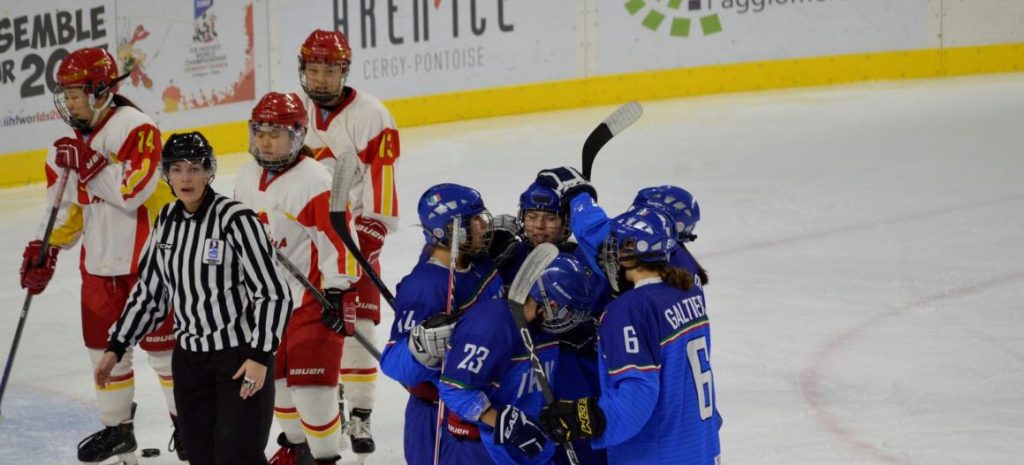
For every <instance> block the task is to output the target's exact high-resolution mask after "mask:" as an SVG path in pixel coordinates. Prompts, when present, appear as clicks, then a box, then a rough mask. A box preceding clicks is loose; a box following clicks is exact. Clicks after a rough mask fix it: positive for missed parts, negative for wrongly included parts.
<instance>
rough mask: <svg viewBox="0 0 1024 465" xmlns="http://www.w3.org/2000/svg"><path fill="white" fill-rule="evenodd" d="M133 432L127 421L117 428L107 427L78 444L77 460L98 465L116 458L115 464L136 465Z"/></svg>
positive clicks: (136, 446)
mask: <svg viewBox="0 0 1024 465" xmlns="http://www.w3.org/2000/svg"><path fill="white" fill-rule="evenodd" d="M136 448H138V445H137V444H136V443H135V430H134V428H133V427H132V421H131V420H128V421H126V422H124V423H121V424H120V425H117V426H108V427H106V428H104V429H102V430H100V431H98V432H96V433H94V434H92V435H90V436H89V437H87V438H85V439H83V440H82V442H80V443H78V460H79V461H80V462H84V463H89V464H98V463H101V462H104V461H106V460H108V459H110V458H111V457H114V456H117V459H118V461H117V462H114V463H116V464H123V465H136V464H137V463H139V459H138V458H137V457H136V456H135V449H136Z"/></svg>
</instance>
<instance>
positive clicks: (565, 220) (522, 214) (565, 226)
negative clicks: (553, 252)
mask: <svg viewBox="0 0 1024 465" xmlns="http://www.w3.org/2000/svg"><path fill="white" fill-rule="evenodd" d="M532 211H538V212H545V213H554V214H556V215H558V217H559V218H561V219H562V228H561V233H562V235H561V237H559V238H558V240H555V241H552V242H551V243H552V244H554V245H555V246H558V247H561V245H562V244H565V241H567V240H569V236H571V235H572V231H571V230H570V229H569V216H568V215H565V214H563V213H562V212H560V211H553V210H545V209H543V208H520V209H519V224H521V225H522V226H523V227H522V230H521V231H522V235H523V239H526V240H527V241H529V242H530V244H533V239H531V238H530V234H529V233H528V232H527V231H526V214H527V213H529V212H532Z"/></svg>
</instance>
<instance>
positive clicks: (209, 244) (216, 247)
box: [203, 239, 224, 265]
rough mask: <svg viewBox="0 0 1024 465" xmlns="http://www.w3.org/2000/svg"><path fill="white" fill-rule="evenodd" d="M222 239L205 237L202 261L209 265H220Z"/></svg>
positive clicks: (222, 251) (222, 253)
mask: <svg viewBox="0 0 1024 465" xmlns="http://www.w3.org/2000/svg"><path fill="white" fill-rule="evenodd" d="M223 248H224V241H222V240H219V239H207V240H206V246H205V247H204V248H203V263H206V264H209V265H220V264H223V263H224V250H223Z"/></svg>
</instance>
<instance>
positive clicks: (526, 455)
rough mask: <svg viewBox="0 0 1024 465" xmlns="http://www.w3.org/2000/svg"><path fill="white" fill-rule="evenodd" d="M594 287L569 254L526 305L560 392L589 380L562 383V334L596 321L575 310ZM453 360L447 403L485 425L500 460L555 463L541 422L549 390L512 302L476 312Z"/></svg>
mask: <svg viewBox="0 0 1024 465" xmlns="http://www.w3.org/2000/svg"><path fill="white" fill-rule="evenodd" d="M586 289H587V277H586V275H585V273H584V271H583V268H582V267H581V266H580V264H579V262H578V261H577V260H576V259H575V258H574V257H573V256H572V255H569V254H566V253H562V254H560V255H559V256H558V257H556V258H555V260H554V261H553V262H551V263H550V264H549V265H548V266H547V267H546V268H545V270H544V271H543V272H542V274H541V276H540V278H539V279H538V281H537V282H536V283H534V284H533V285H532V286H531V289H530V293H529V297H528V298H527V300H526V303H525V306H524V308H523V313H524V317H525V319H526V321H527V322H528V323H531V324H530V325H529V326H528V328H529V332H530V335H531V339H532V340H533V343H534V351H535V352H536V353H537V356H538V358H539V360H540V361H541V366H543V367H544V371H545V374H546V376H548V378H549V382H550V383H551V384H552V385H553V386H554V388H555V389H556V391H555V392H557V386H558V385H559V384H560V383H562V382H563V381H564V382H567V383H578V382H582V380H580V379H578V378H570V379H567V380H561V379H560V378H559V376H560V375H561V373H562V370H561V368H560V367H559V366H558V365H559V364H560V358H559V349H558V348H559V343H558V342H559V341H558V339H557V334H558V333H559V332H561V331H562V330H563V329H564V328H567V327H571V326H573V325H574V324H575V321H574V320H577V319H578V318H581V317H582V318H586V317H588V316H587V315H586V314H585V313H583V312H578V311H577V309H575V308H573V307H574V306H578V305H579V304H580V301H579V299H580V298H584V299H585V298H586V297H587V294H588V293H587V291H586ZM538 323H539V324H538ZM449 357H450V359H449V360H448V363H447V364H446V365H445V368H444V373H442V375H441V398H442V399H443V400H444V401H445V402H446V403H447V404H448V405H449V406H450V408H451V409H452V410H453V411H455V412H456V413H458V414H459V415H460V416H461V417H463V418H466V419H469V420H471V421H473V422H475V423H476V424H477V425H478V426H479V428H480V432H481V438H483V442H484V445H486V446H487V451H488V452H489V453H490V455H491V458H493V459H494V461H495V463H498V464H538V463H553V462H552V460H553V457H554V456H555V452H556V450H555V447H554V444H553V443H551V442H549V441H548V440H547V437H545V435H544V434H543V433H542V431H541V430H540V428H539V427H538V426H537V424H536V423H535V421H534V420H535V419H536V418H537V416H538V414H539V412H540V409H541V407H542V406H543V405H544V396H543V392H542V391H541V390H540V384H539V383H538V381H537V378H536V376H537V374H536V373H535V372H534V371H533V369H532V366H531V364H530V361H529V359H528V352H527V348H526V346H525V345H524V344H523V340H522V337H521V335H520V334H519V329H518V327H517V326H516V323H515V321H514V319H513V317H512V314H511V310H510V308H509V305H508V302H507V301H505V300H492V301H488V302H483V303H480V304H478V305H476V306H474V307H473V308H471V309H469V311H467V312H466V315H465V316H463V317H462V319H461V320H460V321H459V323H458V325H457V326H455V327H454V331H453V333H452V335H451V350H450V351H449ZM562 453H563V454H564V452H562ZM588 458H589V457H588ZM582 463H595V462H594V461H593V460H592V459H591V460H589V461H583V462H582Z"/></svg>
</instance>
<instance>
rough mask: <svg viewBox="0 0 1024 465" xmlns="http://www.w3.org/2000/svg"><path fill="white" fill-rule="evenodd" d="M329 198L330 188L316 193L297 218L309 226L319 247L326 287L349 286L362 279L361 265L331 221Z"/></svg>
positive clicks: (309, 230)
mask: <svg viewBox="0 0 1024 465" xmlns="http://www.w3.org/2000/svg"><path fill="white" fill-rule="evenodd" d="M330 197H331V192H330V191H324V192H321V193H320V194H317V195H316V196H314V197H313V198H312V199H310V200H309V202H307V203H306V205H305V206H304V207H303V208H302V210H301V211H300V212H299V214H298V216H296V218H295V220H296V221H297V222H298V223H299V224H300V225H302V226H303V227H304V228H305V229H306V232H307V234H308V235H309V238H310V240H311V241H312V242H313V244H314V245H315V246H316V250H317V260H319V263H318V264H317V265H318V267H319V269H320V273H321V274H322V275H323V287H324V288H331V287H333V288H338V289H348V288H349V287H350V286H351V285H352V283H354V282H356V281H357V280H359V274H360V270H359V264H358V263H357V262H356V260H355V257H353V256H352V254H351V253H349V251H348V248H346V247H345V245H344V244H343V243H342V241H341V236H339V235H338V232H337V231H335V230H334V226H333V225H332V224H331V216H330V213H331V212H330Z"/></svg>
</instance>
